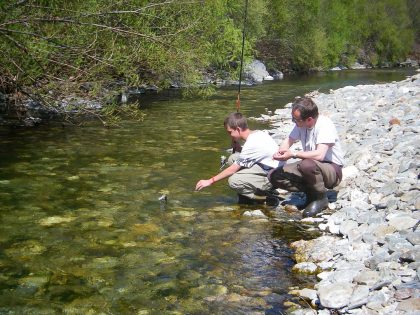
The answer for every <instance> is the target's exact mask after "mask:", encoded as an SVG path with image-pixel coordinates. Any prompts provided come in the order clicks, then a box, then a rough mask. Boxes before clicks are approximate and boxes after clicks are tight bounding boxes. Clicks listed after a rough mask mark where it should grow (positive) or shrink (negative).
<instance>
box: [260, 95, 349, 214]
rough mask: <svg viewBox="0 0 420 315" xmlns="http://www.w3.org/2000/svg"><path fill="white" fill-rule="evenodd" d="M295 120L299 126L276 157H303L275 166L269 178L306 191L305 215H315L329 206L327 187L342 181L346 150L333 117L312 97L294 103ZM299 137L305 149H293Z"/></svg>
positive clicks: (281, 185) (280, 185)
mask: <svg viewBox="0 0 420 315" xmlns="http://www.w3.org/2000/svg"><path fill="white" fill-rule="evenodd" d="M292 120H293V122H294V123H295V126H294V128H293V130H292V131H291V133H290V134H289V137H288V138H287V139H285V140H284V141H283V143H282V144H281V145H280V147H279V149H278V152H277V153H276V154H274V156H273V158H274V159H275V160H279V161H287V160H289V159H290V158H297V159H300V161H298V162H294V163H287V164H284V166H282V167H279V168H277V169H275V170H272V171H271V172H270V173H269V175H268V178H269V180H270V182H271V184H272V185H273V186H274V187H275V188H281V189H285V190H288V191H291V192H297V191H303V192H305V193H306V201H307V202H306V205H305V209H304V210H303V216H304V217H309V216H315V215H316V214H318V213H319V212H321V211H322V210H324V209H326V208H327V207H328V198H327V194H326V192H327V190H328V189H332V188H333V187H335V186H337V185H338V184H339V183H340V182H341V179H342V171H341V169H342V167H343V154H342V150H341V146H340V141H339V139H338V134H337V130H336V128H335V126H334V124H333V122H332V121H331V119H330V118H328V117H325V116H322V115H319V113H318V107H317V105H316V104H315V103H314V102H313V101H312V99H310V98H308V97H304V98H299V99H297V100H296V101H295V102H294V103H293V105H292ZM296 141H301V143H302V148H303V152H302V151H291V150H290V147H291V146H292V145H293V143H295V142H296Z"/></svg>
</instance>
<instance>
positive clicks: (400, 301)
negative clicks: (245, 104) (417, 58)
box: [260, 74, 420, 315]
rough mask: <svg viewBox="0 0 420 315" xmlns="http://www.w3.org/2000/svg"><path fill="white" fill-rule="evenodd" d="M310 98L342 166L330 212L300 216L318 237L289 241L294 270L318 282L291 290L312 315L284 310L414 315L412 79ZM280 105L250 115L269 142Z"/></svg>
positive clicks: (416, 126) (419, 297)
mask: <svg viewBox="0 0 420 315" xmlns="http://www.w3.org/2000/svg"><path fill="white" fill-rule="evenodd" d="M311 95H312V96H313V97H314V100H315V102H316V103H317V104H318V106H319V108H320V111H321V113H322V114H325V115H328V116H330V117H331V118H332V120H333V121H334V122H335V124H336V126H337V129H338V132H339V134H340V139H341V141H342V145H343V147H344V150H345V151H346V153H345V158H346V165H345V169H344V174H345V175H344V179H343V182H342V183H341V184H340V186H339V187H338V189H337V191H338V196H337V201H336V202H335V203H334V204H331V205H330V206H331V210H332V211H327V212H328V213H331V214H322V215H320V216H319V217H317V218H314V219H310V220H312V221H313V222H314V223H315V224H316V225H317V227H318V228H319V229H320V230H321V231H323V236H321V237H319V238H317V239H314V240H310V241H298V242H295V243H293V244H291V245H292V247H293V248H294V249H295V259H296V262H297V264H296V265H295V268H294V269H295V270H297V272H313V273H316V274H317V277H318V279H319V282H318V283H317V284H316V285H315V287H314V288H300V290H296V291H295V292H296V294H298V295H300V296H301V297H302V299H305V300H306V301H307V305H308V306H309V305H311V306H312V307H313V309H310V308H306V309H305V308H301V307H298V308H297V309H296V310H295V311H294V312H293V314H315V313H318V314H337V313H340V314H413V315H414V314H419V313H420V282H419V276H420V228H418V225H419V219H420V211H419V208H420V194H419V165H420V160H419V151H420V136H419V132H420V74H417V75H414V76H412V77H409V78H407V79H406V80H403V81H400V82H392V83H386V84H376V85H359V86H347V87H344V88H341V89H338V90H334V91H330V93H328V94H322V93H318V92H313V93H311ZM290 105H291V104H288V105H287V106H286V108H284V109H279V110H276V111H275V112H274V114H273V115H262V117H261V118H260V119H264V120H269V121H270V123H271V124H272V126H273V129H272V130H270V132H271V133H273V137H274V138H276V139H283V138H284V137H286V135H287V134H288V130H289V129H290V128H289V126H291V121H290ZM280 126H281V128H278V127H280ZM277 128H278V129H277ZM314 310H315V312H314Z"/></svg>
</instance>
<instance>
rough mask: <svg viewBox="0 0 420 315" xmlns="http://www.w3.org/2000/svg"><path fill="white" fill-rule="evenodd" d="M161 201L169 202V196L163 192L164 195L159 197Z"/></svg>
mask: <svg viewBox="0 0 420 315" xmlns="http://www.w3.org/2000/svg"><path fill="white" fill-rule="evenodd" d="M159 201H160V202H162V203H167V202H168V196H166V195H165V194H163V195H162V196H160V197H159Z"/></svg>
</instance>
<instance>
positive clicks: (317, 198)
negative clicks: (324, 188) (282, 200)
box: [302, 193, 328, 218]
mask: <svg viewBox="0 0 420 315" xmlns="http://www.w3.org/2000/svg"><path fill="white" fill-rule="evenodd" d="M310 195H311V200H312V201H311V202H310V203H309V204H308V205H307V206H306V208H305V210H303V214H302V216H303V217H304V218H306V217H313V216H315V215H317V214H318V213H320V212H321V211H322V210H324V209H326V208H327V207H328V197H327V193H311V194H310Z"/></svg>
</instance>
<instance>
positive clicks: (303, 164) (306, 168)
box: [298, 159, 317, 176]
mask: <svg viewBox="0 0 420 315" xmlns="http://www.w3.org/2000/svg"><path fill="white" fill-rule="evenodd" d="M316 168H317V165H316V163H315V161H314V160H311V159H304V160H302V161H300V163H299V166H298V169H299V171H300V172H301V173H302V175H303V176H305V175H308V174H314V173H315V170H316Z"/></svg>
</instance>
